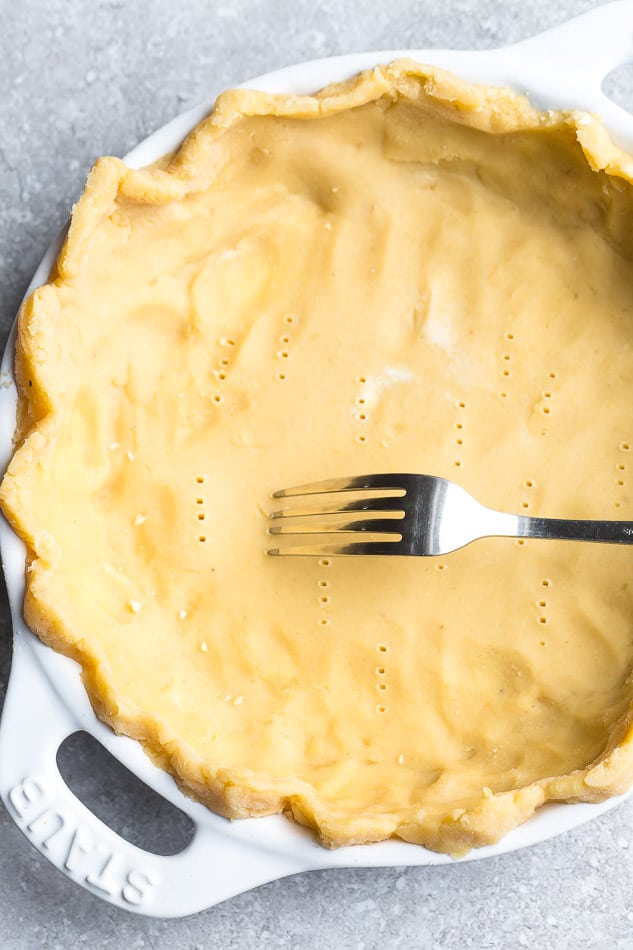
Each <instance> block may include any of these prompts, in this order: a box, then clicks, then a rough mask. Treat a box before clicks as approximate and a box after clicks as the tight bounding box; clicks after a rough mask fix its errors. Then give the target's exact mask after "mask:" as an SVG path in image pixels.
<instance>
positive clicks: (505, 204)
mask: <svg viewBox="0 0 633 950" xmlns="http://www.w3.org/2000/svg"><path fill="white" fill-rule="evenodd" d="M632 175H633V160H632V159H631V158H630V157H628V156H627V155H625V154H623V153H622V152H621V151H620V150H618V149H617V148H616V147H615V146H614V145H613V143H612V142H611V141H610V140H609V138H608V136H607V134H606V132H605V131H604V129H603V128H602V127H601V126H600V124H599V123H598V122H597V121H596V120H595V119H594V118H592V117H590V116H589V115H586V114H584V113H580V112H569V113H562V112H555V113H554V112H548V113H541V112H537V111H536V110H534V109H533V108H532V107H531V105H530V104H529V103H528V101H527V100H526V99H524V98H522V97H519V96H517V95H515V94H513V93H511V92H509V91H507V90H502V89H489V88H483V87H476V86H471V85H467V84H465V83H464V82H462V81H460V80H458V79H457V78H455V77H453V76H451V75H448V74H447V73H444V72H441V71H439V70H436V69H434V68H430V67H425V66H420V65H417V64H415V63H412V62H408V61H400V62H396V63H393V64H391V65H388V66H382V67H379V68H376V69H373V70H371V71H369V72H366V73H363V74H361V75H359V76H358V77H356V78H354V79H352V80H350V81H349V82H345V83H343V84H341V85H336V86H332V87H329V88H327V89H325V90H323V91H321V92H320V93H318V94H317V95H315V96H281V95H268V94H265V93H262V92H248V91H233V92H228V93H225V94H224V95H222V96H220V98H219V99H218V101H217V103H216V106H215V108H214V110H213V112H212V114H211V115H210V116H209V117H208V118H207V119H205V120H204V121H203V122H202V123H201V124H200V125H199V126H198V127H197V128H196V129H195V130H194V131H193V132H192V133H191V135H190V136H189V137H188V138H187V140H186V141H185V143H184V144H183V146H182V148H181V149H180V150H179V151H178V153H177V154H175V155H174V156H170V157H168V158H166V159H165V160H164V161H162V162H160V163H158V164H157V165H156V166H154V167H151V168H147V169H143V170H131V169H129V168H127V167H126V166H125V164H124V163H123V162H121V161H119V160H117V159H115V158H103V159H100V160H99V161H98V162H97V163H96V165H95V167H94V169H93V171H92V172H91V174H90V177H89V179H88V182H87V185H86V189H85V192H84V194H83V196H82V197H81V199H80V201H79V202H78V204H77V206H76V207H75V209H74V212H73V216H72V223H71V225H70V230H69V234H68V238H67V240H66V243H65V245H64V248H63V250H62V252H61V254H60V257H59V260H58V261H57V264H56V267H55V269H54V272H53V273H52V275H51V278H50V281H49V282H48V283H47V284H46V285H45V286H43V287H40V288H39V289H38V290H36V291H35V292H34V293H33V294H32V295H31V296H30V297H29V299H28V300H27V301H26V302H25V304H24V305H23V307H22V309H21V312H20V316H19V327H18V342H17V350H16V363H15V368H16V379H17V386H18V390H19V409H18V420H17V431H16V441H15V454H14V456H13V459H12V461H11V463H10V465H9V467H8V470H7V472H6V474H5V477H4V480H3V482H2V487H1V490H0V501H1V504H2V508H3V510H4V512H5V514H6V516H7V517H8V519H9V520H10V522H11V524H12V525H13V527H14V529H15V531H16V532H17V533H18V534H19V535H20V537H22V538H23V539H24V540H25V542H26V545H27V551H28V561H27V592H26V599H25V605H24V610H25V616H26V620H27V622H28V624H29V626H30V627H31V629H32V630H34V631H35V633H36V634H37V635H38V636H39V637H41V639H42V640H44V642H46V643H48V644H50V645H51V646H52V647H53V648H54V649H56V650H58V651H60V652H62V653H65V654H67V655H68V656H71V657H72V658H74V659H75V660H77V661H78V662H79V663H80V664H81V667H82V673H83V680H84V683H85V686H86V689H87V691H88V694H89V696H90V699H91V702H92V704H93V706H94V708H95V711H96V713H97V714H98V715H99V716H100V717H101V718H102V719H103V720H104V721H105V722H107V723H109V724H110V725H111V726H112V728H113V729H115V730H116V731H117V732H120V733H124V734H126V735H129V736H133V737H135V738H136V739H138V740H139V741H140V742H142V743H143V745H144V747H145V749H146V750H147V752H148V754H149V755H150V756H151V757H152V758H153V759H154V760H155V761H157V762H158V763H160V764H161V765H162V766H163V767H164V768H165V769H168V770H169V771H170V772H171V773H172V774H173V775H174V777H175V778H176V780H177V781H178V783H179V785H180V786H181V787H182V789H183V790H184V791H185V792H187V793H188V794H190V795H191V796H193V797H194V798H196V799H199V800H200V801H202V802H204V803H206V804H207V805H208V806H209V807H210V808H212V809H213V810H215V811H217V812H219V813H220V814H222V815H226V816H229V817H231V818H243V817H246V816H253V815H267V814H271V813H275V812H280V811H283V812H285V813H286V814H287V815H288V816H290V817H292V818H294V819H295V820H296V821H298V822H301V823H303V824H306V825H309V826H310V827H312V828H313V829H314V831H315V832H316V834H317V836H318V838H319V840H320V841H321V842H322V843H323V844H325V845H327V846H338V845H344V844H354V843H361V842H371V841H378V840H381V839H384V838H388V837H390V836H397V837H400V838H403V839H406V840H408V841H412V842H417V843H420V844H423V845H425V846H427V847H429V848H432V849H436V850H439V851H446V852H449V853H452V854H461V853H463V852H465V851H467V850H468V849H469V848H471V847H473V846H479V845H483V844H488V843H491V842H494V841H496V840H498V839H499V838H500V837H501V836H502V835H503V834H504V833H506V832H507V831H509V830H510V829H511V828H513V827H514V826H516V825H517V824H519V823H520V822H522V821H524V820H525V819H526V818H528V817H529V816H530V815H531V814H532V813H533V812H534V810H535V809H536V808H538V807H539V806H540V805H542V804H543V803H544V802H546V801H597V800H600V799H603V798H605V797H607V796H609V795H613V794H616V793H619V792H622V791H623V790H624V789H626V788H627V787H628V786H629V784H630V783H631V781H632V779H633V772H632V768H633V754H632V752H631V715H632V713H631V709H632V705H631V699H632V696H631V693H632V687H631V675H630V674H631V669H632V666H633V592H632V590H631V567H632V566H633V564H632V557H631V550H630V549H629V548H628V547H618V546H606V545H590V544H586V545H583V544H570V543H564V542H552V543H546V542H539V541H526V542H521V541H517V542H515V541H512V540H508V539H488V540H485V541H481V542H478V543H476V544H473V545H471V546H470V547H468V548H465V549H463V550H461V551H458V552H456V553H455V554H452V555H450V556H448V557H445V558H438V559H416V558H410V559H401V558H386V559H382V558H375V559H374V558H343V559H336V558H332V559H325V560H321V561H317V560H316V559H311V558H307V559H306V558H297V559H294V558H288V559H282V558H277V559H275V558H268V557H267V556H266V554H265V550H266V547H267V546H270V545H269V544H267V539H266V535H265V532H266V528H267V524H268V518H267V515H268V512H269V511H270V509H271V508H272V507H274V503H273V502H272V500H271V494H272V492H273V491H274V490H275V489H278V488H282V487H285V486H287V485H292V484H296V483H301V482H306V481H312V480H315V479H321V478H327V477H332V476H338V475H352V474H360V473H366V472H372V471H378V472H380V471H411V472H429V473H433V474H437V475H441V476H445V477H448V478H451V479H453V480H455V481H458V482H460V483H461V484H462V485H463V486H464V487H465V488H466V489H468V490H470V491H471V492H472V493H473V494H474V495H475V496H476V497H477V498H479V499H480V500H481V501H482V502H484V503H485V504H487V505H489V506H490V507H494V508H498V509H502V510H508V511H510V510H514V511H517V512H522V513H532V514H539V515H552V516H558V517H595V518H623V519H624V518H632V517H633V491H632V488H633V480H632V479H631V472H632V471H633V461H632V460H631V456H630V451H629V450H631V451H633V421H632V416H631V412H630V380H631V379H632V378H633V345H632V344H633V333H632V332H631V331H632V329H633V293H632V291H633V263H632V256H633V237H632V235H633V228H632V227H631V221H632V220H633V218H632V214H631V212H632V203H633V197H632V196H633V191H632V187H631V176H632ZM44 725H45V724H43V727H44Z"/></svg>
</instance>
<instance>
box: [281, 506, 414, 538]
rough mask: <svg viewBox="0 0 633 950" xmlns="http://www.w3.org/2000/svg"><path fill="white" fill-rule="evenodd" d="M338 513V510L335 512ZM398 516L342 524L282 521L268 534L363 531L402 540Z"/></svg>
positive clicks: (356, 520) (355, 520) (312, 520)
mask: <svg viewBox="0 0 633 950" xmlns="http://www.w3.org/2000/svg"><path fill="white" fill-rule="evenodd" d="M337 513H338V512H337ZM400 521H401V519H400V518H363V519H358V518H356V519H354V520H352V521H345V522H343V523H342V524H336V523H332V521H329V522H327V521H325V522H323V523H322V524H320V523H315V521H314V519H310V520H309V521H308V522H307V523H305V524H302V523H301V522H300V523H299V524H297V522H296V521H283V522H282V523H281V524H274V525H272V527H270V528H269V529H268V534H276V535H278V534H284V535H293V534H343V533H346V532H347V533H350V532H353V533H356V532H361V531H362V532H365V533H369V534H387V535H390V536H392V537H393V538H395V539H396V540H398V541H401V540H402V533H401V532H400V531H398V530H394V528H395V529H397V528H398V526H399V525H400Z"/></svg>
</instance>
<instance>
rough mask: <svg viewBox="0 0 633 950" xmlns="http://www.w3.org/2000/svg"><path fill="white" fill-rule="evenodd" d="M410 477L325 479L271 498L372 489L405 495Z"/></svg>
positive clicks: (361, 476)
mask: <svg viewBox="0 0 633 950" xmlns="http://www.w3.org/2000/svg"><path fill="white" fill-rule="evenodd" d="M410 478H411V476H410V475H394V474H393V473H392V472H388V473H387V474H385V475H354V476H352V477H351V478H327V479H325V480H324V481H321V482H308V483H307V484H305V485H295V486H294V487H292V488H282V489H281V490H280V491H276V492H273V498H292V497H294V496H295V495H326V494H329V493H331V492H339V491H360V490H362V489H372V488H397V489H401V490H402V493H403V494H405V493H406V484H405V480H408V479H410Z"/></svg>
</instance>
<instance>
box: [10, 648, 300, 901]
mask: <svg viewBox="0 0 633 950" xmlns="http://www.w3.org/2000/svg"><path fill="white" fill-rule="evenodd" d="M25 636H30V634H26V632H25V633H24V634H22V633H19V634H18V635H17V636H16V638H15V641H16V642H15V649H14V656H13V664H12V668H11V677H10V681H9V686H8V689H7V695H6V700H5V705H4V710H3V716H2V723H1V726H0V797H1V798H2V800H3V802H4V804H5V805H6V808H7V810H8V812H9V814H10V816H11V817H12V819H13V821H14V822H15V824H16V825H17V826H18V828H19V829H20V831H21V832H22V833H23V834H24V835H25V836H26V837H27V838H28V840H29V841H30V842H31V844H32V845H34V847H35V848H37V850H38V851H39V852H40V854H42V855H43V856H44V857H45V858H46V859H47V860H48V861H50V862H51V864H53V865H55V867H57V868H58V869H59V870H60V871H62V872H63V873H64V874H65V875H66V876H67V877H69V878H71V879H72V880H73V881H75V882H76V883H77V884H80V885H81V886H82V887H84V888H85V889H86V890H88V891H91V892H92V893H93V894H96V895H98V896H99V897H101V898H103V899H104V900H106V901H109V902H110V903H112V904H116V905H117V906H119V907H123V908H125V909H126V910H129V911H135V912H137V913H139V914H145V915H148V916H153V917H184V916H186V915H188V914H193V913H196V912H197V911H200V910H204V909H205V908H207V907H211V906H213V905H214V904H217V903H219V902H220V901H222V900H225V899H226V898H228V897H232V896H234V895H235V894H239V893H242V892H243V891H247V890H249V889H250V888H252V887H255V886H257V885H259V884H263V883H265V882H267V881H271V880H275V879H277V878H280V877H284V876H286V875H288V874H292V873H295V872H297V871H300V870H304V868H303V867H299V866H297V865H296V864H293V862H292V861H291V860H290V859H288V858H285V857H283V856H279V855H277V854H276V853H271V852H268V851H262V849H261V848H259V849H256V848H254V847H252V846H251V845H250V844H249V843H248V842H244V841H241V840H236V839H235V837H234V836H232V837H231V836H229V835H228V834H227V833H226V832H225V831H223V828H222V825H223V824H224V823H225V821H226V820H225V819H222V818H220V817H219V816H217V815H213V814H211V813H209V815H208V819H206V820H204V821H199V822H196V832H195V836H194V838H193V840H192V842H191V843H190V844H189V845H188V846H187V847H186V848H185V849H184V850H183V851H181V852H180V853H179V854H174V855H166V856H164V855H156V854H152V853H151V852H148V851H145V850H143V849H142V848H139V847H137V846H136V845H133V844H131V843H130V842H128V841H126V840H125V839H124V838H122V837H120V836H119V835H118V834H117V833H116V832H115V831H113V830H112V829H111V828H109V827H108V826H107V825H106V824H104V822H102V821H101V820H100V819H99V818H97V817H96V816H95V815H94V814H93V813H92V812H91V811H90V810H89V809H88V808H87V807H86V806H85V805H84V804H83V802H81V801H80V799H79V798H77V797H76V796H75V794H74V793H73V792H72V791H71V790H70V788H69V787H68V785H67V784H66V783H65V782H64V780H63V778H62V776H61V774H60V772H59V769H58V767H57V752H58V749H59V747H60V745H61V743H62V742H63V741H64V739H66V738H67V737H68V736H70V735H72V734H73V733H74V732H77V731H78V730H79V729H80V728H81V724H80V723H79V722H78V720H77V719H75V718H74V717H73V716H72V714H71V713H70V712H69V711H68V710H67V709H66V707H65V706H64V704H63V703H62V701H61V699H60V697H59V696H58V695H57V693H56V692H55V690H54V687H53V686H52V685H51V683H50V682H49V681H48V679H47V678H46V676H45V675H44V673H43V671H42V670H41V668H40V666H39V663H38V661H37V660H36V659H34V657H33V654H32V651H31V650H30V649H29V645H28V643H25V642H24V638H25ZM194 807H195V808H198V809H202V806H194ZM205 817H206V816H205Z"/></svg>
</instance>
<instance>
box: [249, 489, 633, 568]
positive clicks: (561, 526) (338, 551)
mask: <svg viewBox="0 0 633 950" xmlns="http://www.w3.org/2000/svg"><path fill="white" fill-rule="evenodd" d="M273 498H291V499H293V502H294V501H295V500H296V501H298V505H297V506H294V505H293V506H291V507H288V508H283V509H280V510H278V511H273V512H271V514H270V519H271V521H272V522H273V523H272V524H271V526H270V527H269V529H268V533H269V534H270V535H275V536H282V537H284V538H285V537H288V538H289V540H290V542H291V543H289V544H288V545H284V546H281V547H277V548H271V549H270V550H269V551H268V552H267V553H268V554H271V555H296V554H302V555H311V556H313V557H323V556H326V555H350V554H374V555H376V554H378V555H385V554H389V555H391V554H396V555H418V556H422V557H427V556H429V555H438V554H448V553H449V552H450V551H455V550H457V549H458V548H461V547H464V546H465V545H466V544H470V543H471V541H475V540H477V539H478V538H485V537H509V538H551V539H555V540H567V541H599V542H606V543H612V544H633V521H586V520H585V521H582V520H575V519H573V520H572V519H563V518H532V517H528V516H527V515H511V514H504V513H503V512H500V511H494V510H493V509H491V508H486V507H484V506H483V505H481V504H480V503H479V502H478V501H476V500H475V499H474V498H473V497H472V495H469V494H468V492H467V491H465V489H463V488H462V487H461V486H459V485H456V484H455V483H454V482H450V481H448V479H446V478H439V477H437V476H435V475H405V474H393V473H389V474H385V475H356V476H353V477H352V478H332V479H328V480H326V481H321V482H311V483H310V484H307V485H298V486H296V487H294V488H284V489H282V490H281V491H276V492H274V494H273ZM315 502H316V504H315Z"/></svg>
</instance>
